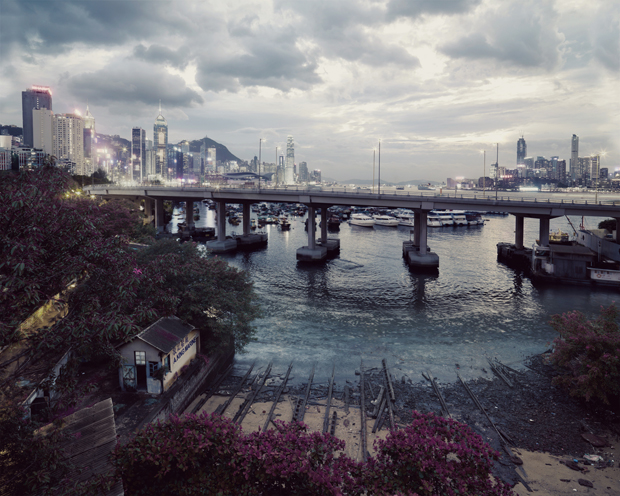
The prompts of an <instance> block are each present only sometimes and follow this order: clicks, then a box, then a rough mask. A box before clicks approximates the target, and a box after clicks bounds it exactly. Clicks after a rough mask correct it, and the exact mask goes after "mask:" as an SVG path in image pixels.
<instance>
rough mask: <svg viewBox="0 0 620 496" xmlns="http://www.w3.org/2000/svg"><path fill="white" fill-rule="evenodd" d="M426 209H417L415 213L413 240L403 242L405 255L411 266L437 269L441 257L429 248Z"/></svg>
mask: <svg viewBox="0 0 620 496" xmlns="http://www.w3.org/2000/svg"><path fill="white" fill-rule="evenodd" d="M427 215H428V211H426V210H416V211H415V212H414V214H413V241H405V242H404V243H403V256H404V257H405V260H406V261H407V264H408V265H409V267H411V268H412V269H415V270H422V271H432V272H435V271H437V268H438V267H439V257H438V256H437V254H436V253H433V252H432V251H429V250H428V244H427V234H428V233H427Z"/></svg>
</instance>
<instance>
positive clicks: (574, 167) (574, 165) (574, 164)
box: [570, 134, 581, 181]
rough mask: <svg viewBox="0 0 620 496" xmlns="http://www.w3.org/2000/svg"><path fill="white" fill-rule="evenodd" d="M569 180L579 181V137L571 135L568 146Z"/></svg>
mask: <svg viewBox="0 0 620 496" xmlns="http://www.w3.org/2000/svg"><path fill="white" fill-rule="evenodd" d="M570 178H571V180H573V181H576V180H577V179H581V174H580V171H579V136H577V135H576V134H573V138H572V139H571V144H570Z"/></svg>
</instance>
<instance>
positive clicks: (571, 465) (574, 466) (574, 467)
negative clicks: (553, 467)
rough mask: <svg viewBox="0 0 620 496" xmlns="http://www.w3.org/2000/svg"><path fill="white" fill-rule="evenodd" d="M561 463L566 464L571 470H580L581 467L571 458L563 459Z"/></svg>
mask: <svg viewBox="0 0 620 496" xmlns="http://www.w3.org/2000/svg"><path fill="white" fill-rule="evenodd" d="M562 463H563V464H564V465H566V466H567V467H568V468H570V469H571V470H576V471H577V472H581V467H580V466H579V465H577V464H576V463H575V462H574V461H573V460H563V461H562Z"/></svg>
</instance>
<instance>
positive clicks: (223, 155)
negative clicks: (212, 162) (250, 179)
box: [189, 136, 244, 163]
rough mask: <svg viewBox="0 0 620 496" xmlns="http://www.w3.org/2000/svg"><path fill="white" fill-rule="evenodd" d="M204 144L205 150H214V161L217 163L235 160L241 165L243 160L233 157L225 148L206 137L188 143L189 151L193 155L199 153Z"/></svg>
mask: <svg viewBox="0 0 620 496" xmlns="http://www.w3.org/2000/svg"><path fill="white" fill-rule="evenodd" d="M202 143H204V144H205V145H206V147H207V148H215V150H216V152H215V153H216V159H217V160H218V161H219V160H221V161H223V162H227V161H229V160H236V161H237V162H239V163H241V162H244V160H241V159H240V158H239V157H237V156H235V155H233V154H232V153H231V152H230V150H228V148H226V146H224V145H222V144H221V143H218V142H217V141H214V140H212V139H211V138H209V137H208V136H205V137H204V138H202V139H198V140H192V141H190V142H189V151H190V152H194V153H200V146H201V145H202Z"/></svg>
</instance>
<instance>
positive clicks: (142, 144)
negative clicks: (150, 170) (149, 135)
mask: <svg viewBox="0 0 620 496" xmlns="http://www.w3.org/2000/svg"><path fill="white" fill-rule="evenodd" d="M145 167H146V133H145V131H144V129H142V128H141V127H134V128H133V129H132V130H131V178H132V179H133V180H134V181H136V182H142V179H143V178H144V179H146V170H145Z"/></svg>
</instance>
